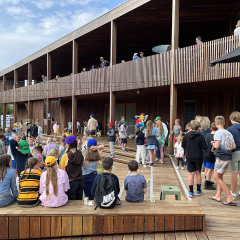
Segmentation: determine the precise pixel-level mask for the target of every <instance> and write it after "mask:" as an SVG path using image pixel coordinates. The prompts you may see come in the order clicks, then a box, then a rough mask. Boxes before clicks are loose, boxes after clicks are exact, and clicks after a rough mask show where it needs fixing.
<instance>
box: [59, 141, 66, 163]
mask: <svg viewBox="0 0 240 240" xmlns="http://www.w3.org/2000/svg"><path fill="white" fill-rule="evenodd" d="M65 140H66V139H65V138H64V137H61V138H60V145H59V147H58V154H59V163H60V162H61V159H62V156H63V154H64V153H65V151H66V149H65V144H64V142H65Z"/></svg>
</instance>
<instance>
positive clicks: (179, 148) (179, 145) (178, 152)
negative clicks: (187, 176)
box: [174, 135, 184, 170]
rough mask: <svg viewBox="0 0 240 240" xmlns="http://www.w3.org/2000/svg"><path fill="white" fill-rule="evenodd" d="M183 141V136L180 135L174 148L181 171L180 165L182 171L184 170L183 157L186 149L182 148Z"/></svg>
mask: <svg viewBox="0 0 240 240" xmlns="http://www.w3.org/2000/svg"><path fill="white" fill-rule="evenodd" d="M182 140H183V136H182V135H179V136H178V137H177V142H176V143H175V144H174V148H175V149H176V155H175V157H176V159H177V170H178V169H179V163H180V162H181V164H182V168H181V169H182V170H183V169H184V163H183V156H184V149H183V148H182Z"/></svg>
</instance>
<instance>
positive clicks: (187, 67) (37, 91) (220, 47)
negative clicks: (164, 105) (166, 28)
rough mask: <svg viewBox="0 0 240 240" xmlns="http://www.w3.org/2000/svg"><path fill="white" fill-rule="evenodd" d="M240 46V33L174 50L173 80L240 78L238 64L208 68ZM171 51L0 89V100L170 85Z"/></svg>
mask: <svg viewBox="0 0 240 240" xmlns="http://www.w3.org/2000/svg"><path fill="white" fill-rule="evenodd" d="M239 46H240V36H230V37H225V38H221V39H217V40H214V41H209V42H206V43H203V44H201V45H198V46H197V45H194V46H190V47H186V48H181V49H177V50H175V54H174V56H175V68H174V83H175V84H176V85H179V84H188V83H194V82H202V81H212V80H220V79H228V78H239V77H240V64H239V63H231V64H220V65H216V66H214V67H210V66H209V65H210V62H212V61H214V60H216V59H218V58H220V57H222V56H223V55H225V54H227V53H229V52H230V51H232V50H233V49H235V48H237V47H239ZM170 59H171V52H165V53H161V54H156V55H152V56H149V57H145V58H142V59H139V60H135V61H129V62H125V63H121V64H117V65H113V66H112V67H107V68H101V69H96V70H94V71H88V72H84V73H78V74H74V75H69V76H66V77H62V78H60V79H59V80H50V81H48V82H47V83H43V82H42V83H37V84H34V85H29V86H27V87H20V88H16V89H12V90H7V91H4V92H0V99H1V101H2V102H3V103H13V102H25V101H28V100H42V99H46V98H51V99H57V98H63V97H70V96H72V95H89V94H100V93H107V92H109V91H110V88H112V90H113V91H125V90H132V89H142V88H151V87H162V86H168V85H169V84H170V74H171V61H170Z"/></svg>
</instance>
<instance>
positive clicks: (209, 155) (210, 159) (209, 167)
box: [203, 122, 217, 190]
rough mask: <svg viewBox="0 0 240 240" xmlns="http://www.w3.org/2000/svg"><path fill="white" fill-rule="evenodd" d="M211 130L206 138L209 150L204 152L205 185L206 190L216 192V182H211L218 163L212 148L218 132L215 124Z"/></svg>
mask: <svg viewBox="0 0 240 240" xmlns="http://www.w3.org/2000/svg"><path fill="white" fill-rule="evenodd" d="M211 129H212V132H211V133H208V134H207V135H206V137H205V140H206V142H207V148H206V149H205V150H204V151H203V166H204V167H205V178H206V180H205V183H204V189H206V190H216V188H215V187H214V186H213V184H214V182H211V178H212V172H213V169H214V164H215V161H216V157H215V154H214V151H213V146H212V141H213V137H214V134H215V132H216V131H217V127H216V124H215V122H213V123H212V124H211Z"/></svg>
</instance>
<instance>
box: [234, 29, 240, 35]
mask: <svg viewBox="0 0 240 240" xmlns="http://www.w3.org/2000/svg"><path fill="white" fill-rule="evenodd" d="M234 35H240V27H237V28H236V29H235V30H234Z"/></svg>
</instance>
